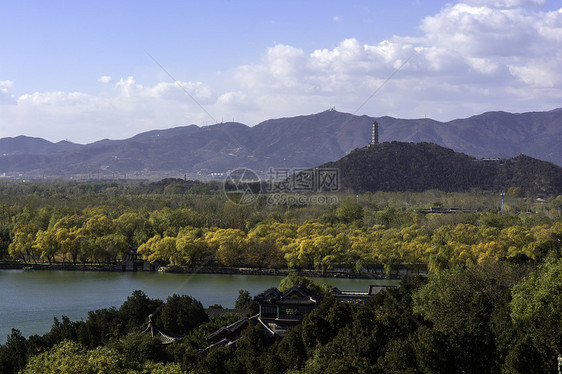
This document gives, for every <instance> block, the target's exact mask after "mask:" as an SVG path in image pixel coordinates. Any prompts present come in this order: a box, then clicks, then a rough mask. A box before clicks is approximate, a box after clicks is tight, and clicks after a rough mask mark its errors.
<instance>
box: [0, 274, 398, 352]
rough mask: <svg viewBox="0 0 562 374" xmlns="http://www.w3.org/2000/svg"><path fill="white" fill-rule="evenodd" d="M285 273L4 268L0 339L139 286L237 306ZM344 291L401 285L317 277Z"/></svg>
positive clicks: (75, 315) (77, 314) (156, 294)
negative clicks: (242, 293)
mask: <svg viewBox="0 0 562 374" xmlns="http://www.w3.org/2000/svg"><path fill="white" fill-rule="evenodd" d="M282 278H283V277H278V276H267V275H262V276H260V275H223V274H220V275H219V274H174V273H159V272H138V273H117V272H81V271H22V270H0V344H4V343H5V341H6V337H7V336H8V335H9V334H10V333H11V329H12V328H16V329H18V330H20V331H21V333H22V334H23V335H24V336H26V337H27V336H30V335H33V334H40V335H42V334H44V333H46V332H48V331H49V330H50V329H51V325H52V324H53V318H54V317H57V318H59V320H60V317H61V316H62V315H66V316H68V317H69V318H70V319H71V320H72V321H76V320H80V319H86V318H87V315H88V311H90V310H96V309H101V308H109V307H111V306H115V307H117V308H119V307H120V306H121V304H123V302H124V301H125V300H126V299H127V297H128V296H131V294H132V292H133V291H134V290H142V291H143V292H144V293H146V294H147V296H148V297H150V298H152V299H162V300H165V299H166V297H168V296H170V295H172V294H174V293H176V294H180V295H189V296H192V297H194V298H196V299H197V300H199V301H201V303H202V304H203V306H205V307H208V306H209V305H213V304H221V305H222V306H223V307H225V308H232V307H234V302H235V301H236V298H237V297H238V291H239V290H242V289H243V290H248V291H249V292H250V294H251V295H252V296H254V295H257V294H259V293H260V292H262V291H264V290H266V289H268V288H270V287H277V286H278V285H279V282H280V281H281V279H282ZM316 281H317V282H325V283H328V284H330V285H331V286H334V287H338V288H339V289H341V290H354V291H366V290H367V289H368V286H369V285H370V284H385V283H386V284H396V281H384V280H378V279H377V280H371V279H331V278H330V279H320V278H317V279H316Z"/></svg>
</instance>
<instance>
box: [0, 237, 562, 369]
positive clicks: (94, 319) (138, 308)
mask: <svg viewBox="0 0 562 374" xmlns="http://www.w3.org/2000/svg"><path fill="white" fill-rule="evenodd" d="M295 278H297V280H298V277H295ZM560 282H562V257H561V255H560V246H558V248H557V251H556V252H552V253H551V254H549V256H548V257H547V258H546V260H545V261H544V262H542V263H541V264H540V265H531V264H515V263H510V262H508V261H497V262H487V263H483V264H477V265H471V266H466V267H455V268H451V269H448V270H443V271H439V272H436V273H433V274H432V275H430V276H429V278H427V279H426V278H404V279H403V280H402V283H401V287H400V288H399V289H397V290H390V291H387V292H381V293H379V294H377V295H376V296H374V297H372V298H370V299H369V300H368V301H367V302H365V303H364V304H349V303H345V302H339V301H337V300H336V299H335V298H334V297H332V296H330V295H325V297H324V300H323V301H322V303H321V304H320V305H319V306H318V307H317V308H316V309H315V310H314V311H313V312H312V313H310V314H308V315H307V316H305V318H304V320H303V323H302V324H301V325H299V326H297V327H295V328H293V329H291V330H289V332H288V333H287V335H286V336H285V337H283V338H280V337H276V338H270V337H268V336H267V335H265V334H264V333H263V332H262V331H261V330H260V329H259V328H257V327H248V328H247V329H246V330H244V331H243V332H242V338H241V339H240V340H238V341H237V343H236V346H235V347H232V346H230V347H228V346H227V347H222V348H217V349H214V350H212V351H210V352H208V353H205V352H203V349H204V348H205V347H206V346H207V345H208V343H207V341H206V339H205V338H206V336H208V335H209V334H211V333H212V332H213V331H215V330H217V329H218V328H219V327H221V326H225V325H228V324H230V323H233V322H234V321H236V320H237V319H238V318H240V316H239V315H236V314H232V313H226V314H223V315H220V316H219V317H215V318H212V319H210V318H209V317H208V316H207V314H206V313H205V311H204V309H203V308H202V306H201V304H200V303H199V302H198V301H197V300H194V299H192V298H191V297H189V296H186V295H182V296H180V295H172V296H170V297H168V298H167V300H166V301H165V302H163V301H161V300H153V299H149V298H147V297H146V295H145V294H144V293H142V292H141V291H135V292H134V293H133V295H132V296H130V297H129V298H128V299H127V300H126V301H125V302H124V303H123V305H122V306H121V307H120V308H119V309H117V308H109V309H101V310H96V311H91V312H89V313H88V318H87V319H86V320H85V321H70V320H69V319H68V318H66V317H64V316H63V317H62V318H61V320H59V319H55V321H54V324H53V326H52V328H51V331H50V332H48V333H47V334H45V335H43V336H38V335H34V336H30V337H29V338H25V337H23V336H22V335H21V334H20V333H19V331H17V330H12V333H11V335H10V336H8V338H7V340H6V343H5V344H3V345H1V346H0V372H2V373H10V372H18V371H20V370H21V371H20V372H22V373H61V372H64V373H292V374H296V373H303V374H305V373H306V374H308V373H311V374H312V373H343V372H345V373H396V374H398V373H478V374H482V373H522V374H523V373H525V374H527V373H554V372H555V371H556V365H557V357H558V354H559V352H561V350H562V321H561V316H562V298H560V294H559V293H560ZM309 284H310V282H309ZM317 289H320V287H317ZM233 297H234V295H233ZM252 303H254V302H253V301H252V300H251V298H250V297H249V296H248V294H247V293H245V292H242V291H241V292H240V295H239V297H238V300H237V301H236V306H237V307H239V308H248V307H250V308H251V307H252ZM215 307H216V308H219V306H215ZM158 310H159V311H160V312H159V314H158V318H157V321H156V323H157V325H159V326H160V327H161V328H165V329H168V330H169V331H174V332H177V333H181V334H182V335H184V337H183V339H182V340H180V341H178V342H174V343H172V344H169V345H163V344H161V342H160V341H159V340H157V339H156V338H151V337H150V335H146V334H141V333H140V331H141V329H142V327H143V325H146V320H147V316H148V315H149V314H151V313H154V312H155V311H158Z"/></svg>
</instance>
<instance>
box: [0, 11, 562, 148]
mask: <svg viewBox="0 0 562 374" xmlns="http://www.w3.org/2000/svg"><path fill="white" fill-rule="evenodd" d="M530 3H532V4H531V5H533V6H535V7H534V8H532V9H531V10H529V9H528V8H524V7H522V5H527V4H530ZM541 5H543V2H541V1H533V2H525V1H514V0H513V1H510V0H502V1H499V0H498V1H495V2H494V1H492V2H490V1H476V0H475V1H465V2H463V3H457V4H453V5H448V6H446V7H444V8H443V9H441V10H440V12H438V13H437V14H435V15H433V16H431V17H427V18H425V19H423V20H421V22H420V29H421V31H422V33H423V34H422V35H421V36H417V37H411V36H394V37H392V38H389V39H387V40H381V41H379V42H377V43H371V44H365V43H364V42H362V41H360V40H357V39H355V38H348V39H345V40H342V41H340V42H339V43H337V44H335V45H334V46H332V47H330V48H322V47H321V46H320V47H319V48H318V49H315V50H311V51H305V50H304V49H302V48H300V47H299V46H294V45H287V44H278V45H274V46H272V47H271V48H269V49H267V50H266V51H264V55H263V58H262V59H261V60H260V61H255V62H252V63H249V64H247V65H243V66H238V67H233V69H232V71H231V72H229V74H230V75H229V76H228V77H224V74H225V73H224V72H223V75H222V76H221V80H220V81H218V82H213V83H209V82H183V81H181V82H169V81H167V82H159V83H155V84H153V85H150V84H146V83H144V82H137V80H136V79H135V78H133V77H132V76H130V77H127V78H120V79H119V80H116V79H115V80H114V79H113V78H111V77H109V76H102V77H100V78H99V79H98V81H99V82H101V83H104V89H103V91H101V92H100V93H97V94H92V93H88V94H87V93H80V92H36V93H31V94H24V95H21V96H20V97H19V98H16V97H14V96H13V94H12V93H11V90H12V88H13V85H14V84H13V83H12V82H10V81H0V105H3V107H2V111H3V113H2V123H3V125H2V128H0V136H13V135H18V134H21V133H25V134H28V135H34V136H44V137H47V138H49V134H51V136H53V135H52V134H60V135H58V138H56V139H53V140H60V139H61V138H69V139H71V140H74V141H82V142H85V141H93V140H96V139H100V138H104V137H109V138H122V137H127V136H132V135H134V134H135V133H138V132H141V131H145V130H149V129H153V128H166V127H170V126H177V125H182V124H183V125H185V124H191V123H195V124H203V123H210V122H211V121H212V120H211V119H210V118H209V116H208V115H207V113H206V112H205V111H208V112H209V113H210V114H211V115H212V116H213V117H214V118H217V119H221V118H233V117H234V118H236V120H237V121H240V122H244V123H246V124H248V125H254V124H256V123H258V122H260V121H263V120H265V119H268V118H275V117H281V116H283V117H286V116H293V115H300V114H306V113H314V112H317V111H321V110H325V109H327V108H329V107H333V106H335V107H336V109H337V110H341V111H346V112H352V113H353V112H355V111H356V110H357V109H358V108H359V107H360V106H361V104H363V103H364V102H365V100H366V99H367V98H369V97H370V96H371V95H373V93H375V92H376V94H375V95H374V96H373V97H372V99H371V100H369V101H368V102H367V103H366V104H365V105H364V106H363V107H361V110H360V111H359V112H358V113H357V114H368V115H372V116H380V115H391V116H396V117H401V118H418V117H423V116H424V115H427V116H429V117H433V118H436V119H441V120H450V119H453V118H458V117H462V116H469V115H473V114H478V113H481V112H484V111H488V110H507V111H515V112H520V111H525V110H547V109H552V108H554V107H557V106H560V102H561V100H562V71H561V70H560V68H559V67H560V66H562V10H560V11H550V12H545V11H541V10H540V6H541ZM222 78H225V79H222ZM184 90H185V91H187V93H189V95H187V94H186V92H184ZM192 98H193V99H192ZM193 100H195V101H196V102H197V103H195V102H194V101H193ZM6 104H17V105H11V106H10V105H6ZM199 105H201V106H203V107H204V108H205V110H202V109H201V107H200V106H199ZM4 123H5V124H7V125H6V126H4ZM38 124H41V125H42V127H41V128H40V129H38V127H37V126H38ZM9 126H11V127H9Z"/></svg>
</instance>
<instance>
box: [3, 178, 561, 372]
mask: <svg viewBox="0 0 562 374" xmlns="http://www.w3.org/2000/svg"><path fill="white" fill-rule="evenodd" d="M337 197H338V203H337V204H332V205H303V204H300V205H272V204H268V200H267V197H266V196H259V198H258V199H257V201H256V203H255V204H251V205H246V206H242V205H237V204H234V203H232V202H231V201H229V200H228V199H226V198H225V196H224V194H223V193H222V191H221V186H220V185H219V184H218V183H201V182H190V181H182V180H164V181H161V182H157V183H149V182H134V183H133V182H129V183H124V182H123V183H118V182H98V183H76V182H56V183H54V182H51V183H24V182H6V183H1V184H0V255H1V257H2V258H3V259H5V260H8V261H19V262H22V263H23V262H27V263H35V262H46V263H61V262H65V263H69V264H72V263H76V264H77V265H80V264H96V263H113V262H114V261H118V260H119V259H120V258H121V257H122V256H123V255H124V254H125V253H126V252H128V251H130V250H131V249H133V248H134V249H137V250H138V251H139V253H140V254H141V255H142V256H143V257H145V258H146V259H147V260H149V261H158V262H161V263H162V264H168V265H177V266H185V267H194V266H197V265H201V264H206V265H208V266H226V267H230V266H252V267H262V268H289V269H294V270H295V272H298V271H299V270H300V269H317V270H319V271H329V270H330V269H339V270H340V271H345V272H348V273H350V274H353V273H358V272H361V273H363V274H369V272H371V271H373V269H375V268H383V269H384V270H385V271H386V273H387V274H393V273H394V272H396V271H397V270H398V269H399V268H401V267H410V268H412V269H414V270H425V269H428V270H429V275H427V276H423V277H418V276H415V275H412V276H410V277H404V278H403V279H402V283H401V287H400V288H399V289H397V290H389V291H388V292H382V293H379V294H378V295H376V296H375V297H372V298H371V299H369V300H368V301H367V302H366V303H364V304H357V305H352V304H347V303H342V302H338V301H336V299H334V298H333V297H331V296H330V295H328V294H326V295H325V297H324V300H323V301H322V303H321V304H320V306H319V307H317V308H316V309H315V310H314V311H313V312H312V313H311V314H309V315H308V316H306V317H305V319H304V321H303V323H302V325H301V326H299V327H296V328H294V329H292V330H290V332H289V333H288V334H287V335H286V336H285V337H284V338H268V337H266V336H265V335H263V334H262V333H261V332H260V331H259V330H258V329H255V328H248V329H247V330H246V331H245V332H244V333H243V336H242V338H241V339H240V340H239V341H238V342H237V344H236V347H235V348H232V347H225V348H219V349H216V350H213V351H211V352H209V353H208V354H203V353H202V352H200V350H202V349H204V348H205V347H206V346H207V342H206V340H205V337H206V336H208V335H209V334H210V333H212V332H213V331H215V330H216V329H218V328H219V327H221V326H225V325H228V324H230V323H232V322H234V321H236V320H237V319H238V318H239V317H240V316H239V315H235V314H228V313H227V314H223V315H221V316H220V317H215V318H210V317H209V316H208V315H207V314H206V313H205V310H204V309H203V307H202V305H201V303H200V302H198V301H197V300H194V299H192V298H191V297H189V296H188V295H172V296H170V297H168V299H167V300H165V301H163V300H152V299H149V298H148V297H147V296H146V295H145V294H144V293H143V292H142V291H135V292H134V293H133V295H131V296H130V297H129V298H128V299H127V300H126V301H125V302H124V303H123V305H121V307H119V308H109V309H102V310H96V311H91V312H89V313H88V317H87V319H86V320H82V321H70V320H69V319H68V318H67V317H64V316H61V317H60V318H57V319H55V321H54V324H53V326H52V329H51V331H50V332H49V333H47V334H45V335H43V336H37V335H35V336H30V337H28V338H26V337H23V336H22V335H21V334H20V333H19V331H17V330H13V331H12V334H11V335H10V336H8V338H7V340H6V341H5V343H4V344H3V345H1V346H0V372H2V373H4V372H6V373H10V372H18V371H20V370H21V372H23V373H39V372H40V373H50V372H53V373H54V372H66V373H78V372H80V373H101V372H111V373H149V372H154V373H187V372H192V373H219V372H225V373H227V372H228V373H273V372H275V373H339V372H349V373H443V372H447V373H454V372H464V373H551V372H555V370H556V359H557V356H558V354H560V353H562V320H561V319H562V298H561V297H560V289H561V287H560V285H561V284H562V218H561V214H560V211H561V209H562V196H557V197H556V196H542V197H541V198H537V197H536V196H531V195H527V194H525V193H524V192H523V191H522V190H521V189H520V188H517V187H512V188H510V189H509V190H508V191H507V194H506V196H505V197H504V204H503V212H502V211H501V196H500V195H499V194H491V193H484V192H473V193H445V192H440V191H436V190H430V191H425V192H416V193H414V192H402V193H397V192H376V193H363V194H360V195H355V194H352V195H349V194H345V193H339V194H337ZM432 207H434V208H435V207H440V208H453V207H458V208H465V209H466V208H470V209H474V210H476V211H475V212H468V213H467V212H464V213H463V212H455V213H447V214H445V213H435V212H436V211H438V210H436V209H429V208H432ZM297 279H299V278H297ZM300 280H302V281H304V280H303V279H300ZM306 282H308V284H309V285H310V281H309V280H308V281H306ZM328 282H329V281H328ZM317 289H318V290H322V289H323V290H326V289H328V288H327V287H323V288H317ZM236 296H237V295H233V299H234V298H236ZM238 296H239V297H238V300H237V302H236V306H237V308H240V309H252V308H254V307H255V305H253V301H252V299H251V297H250V295H248V294H247V293H245V292H241V293H240V295H238ZM215 308H220V306H215ZM155 312H156V313H155ZM151 313H155V315H156V320H155V323H156V325H157V326H159V327H161V328H163V329H165V330H167V331H171V332H174V333H177V334H181V335H183V336H184V338H183V339H182V340H181V341H179V342H175V343H172V344H170V345H162V344H161V343H160V341H158V340H156V339H152V338H151V337H150V336H147V335H143V334H139V332H140V331H141V330H142V329H143V328H144V327H145V326H146V323H147V317H148V315H149V314H151Z"/></svg>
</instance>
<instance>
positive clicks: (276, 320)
mask: <svg viewBox="0 0 562 374" xmlns="http://www.w3.org/2000/svg"><path fill="white" fill-rule="evenodd" d="M254 300H256V301H257V302H258V303H259V304H260V311H259V319H260V320H261V321H262V323H263V324H265V325H267V326H268V327H269V328H270V329H271V330H273V331H274V332H275V333H276V334H279V335H283V334H284V333H285V332H286V331H287V329H289V328H291V327H293V326H296V325H299V324H300V323H301V322H302V320H303V318H304V316H305V315H307V314H308V313H310V312H312V311H313V310H314V308H316V306H317V305H318V304H319V303H320V301H322V296H320V295H316V294H315V293H313V292H311V291H310V290H309V289H308V288H306V287H303V286H300V285H299V286H294V287H292V288H290V289H289V290H287V291H285V292H283V293H282V292H281V291H279V290H278V289H277V288H270V289H268V290H265V291H264V292H262V293H261V294H259V295H257V296H255V297H254Z"/></svg>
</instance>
